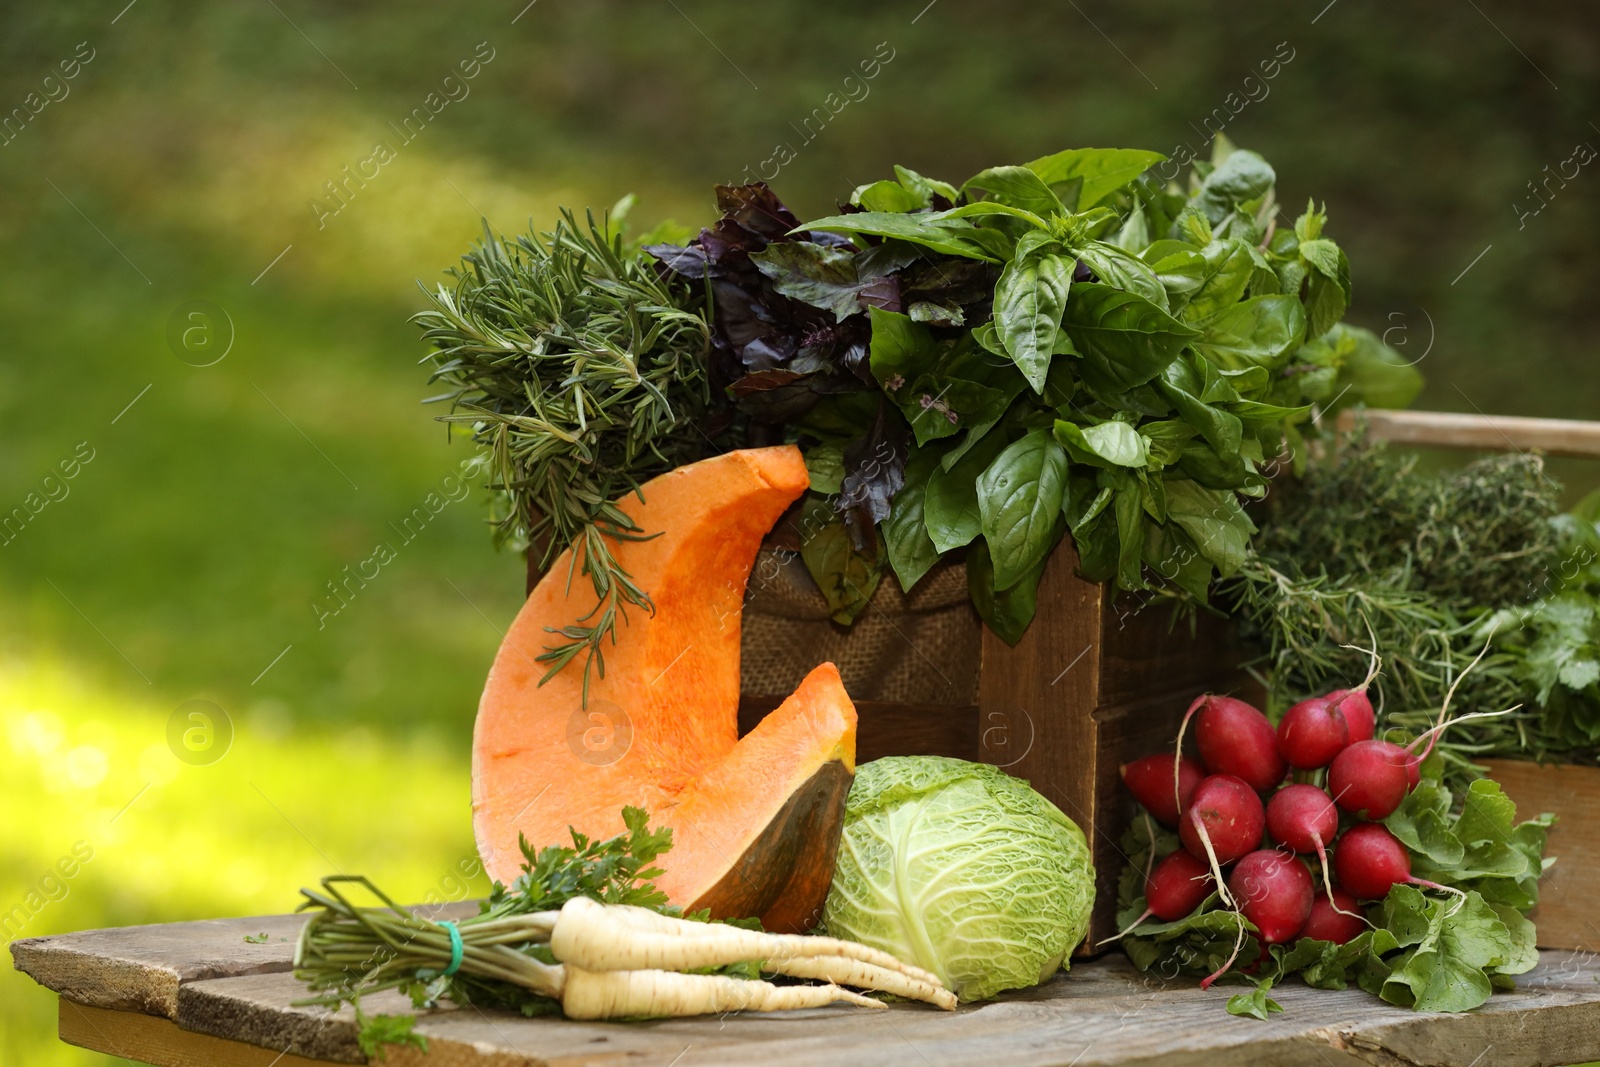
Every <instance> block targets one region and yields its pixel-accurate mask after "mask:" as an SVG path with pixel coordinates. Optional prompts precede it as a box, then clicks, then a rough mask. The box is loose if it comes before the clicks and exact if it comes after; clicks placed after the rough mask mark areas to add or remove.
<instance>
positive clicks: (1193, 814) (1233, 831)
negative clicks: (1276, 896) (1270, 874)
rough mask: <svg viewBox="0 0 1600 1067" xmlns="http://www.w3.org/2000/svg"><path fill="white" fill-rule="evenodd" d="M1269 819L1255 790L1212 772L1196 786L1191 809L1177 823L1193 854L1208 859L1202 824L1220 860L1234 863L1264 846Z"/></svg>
mask: <svg viewBox="0 0 1600 1067" xmlns="http://www.w3.org/2000/svg"><path fill="white" fill-rule="evenodd" d="M1266 822H1267V815H1266V812H1265V810H1263V808H1262V807H1261V798H1260V797H1258V796H1256V792H1255V790H1254V789H1251V788H1250V787H1249V786H1248V785H1247V784H1245V783H1244V782H1243V781H1241V780H1240V779H1238V778H1235V777H1234V776H1233V775H1231V774H1213V775H1211V776H1210V777H1209V778H1206V779H1204V780H1203V781H1202V782H1201V783H1200V784H1199V785H1197V786H1195V788H1194V796H1193V797H1191V798H1190V800H1189V810H1188V811H1185V812H1184V813H1183V818H1182V819H1180V820H1179V822H1178V836H1179V837H1181V838H1182V839H1183V847H1184V848H1186V849H1188V850H1189V853H1190V855H1192V856H1194V857H1196V858H1205V856H1206V846H1205V841H1203V840H1202V834H1201V828H1202V827H1203V828H1204V837H1205V838H1206V839H1208V840H1209V841H1210V842H1211V851H1212V852H1214V853H1215V854H1216V859H1217V862H1218V863H1219V864H1220V863H1231V862H1233V861H1234V860H1236V859H1238V858H1239V857H1240V856H1243V855H1244V854H1245V853H1246V852H1249V851H1251V850H1252V849H1256V848H1260V847H1261V831H1262V830H1264V829H1265V828H1266Z"/></svg>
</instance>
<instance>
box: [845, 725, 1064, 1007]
mask: <svg viewBox="0 0 1600 1067" xmlns="http://www.w3.org/2000/svg"><path fill="white" fill-rule="evenodd" d="M1093 905H1094V867H1093V865H1092V863H1091V861H1090V858H1089V846H1088V844H1087V843H1086V842H1085V841H1084V837H1083V831H1081V830H1079V829H1078V826H1077V824H1076V823H1074V822H1073V821H1072V820H1071V819H1069V818H1067V817H1066V816H1065V815H1063V814H1062V813H1061V811H1060V809H1058V808H1057V807H1056V806H1055V805H1054V804H1052V803H1050V801H1048V800H1046V799H1045V798H1044V797H1042V796H1040V795H1039V794H1038V793H1036V792H1034V791H1033V790H1032V789H1031V788H1029V786H1028V783H1026V782H1024V781H1022V780H1021V779H1019V778H1012V777H1011V776H1010V775H1008V774H1006V773H1005V772H1004V771H1001V770H999V769H997V768H995V767H991V766H989V765H987V764H983V763H968V762H966V761H965V760H958V759H949V758H947V757H944V756H891V757H887V758H885V759H879V760H874V761H872V762H871V763H867V764H863V765H862V766H861V768H860V770H859V772H858V773H857V775H856V780H855V784H854V786H853V787H852V788H851V790H850V798H849V800H848V802H847V803H846V806H845V819H844V836H843V838H842V839H841V840H840V842H839V858H838V864H837V866H836V867H835V869H834V874H833V886H832V888H831V889H830V890H829V892H828V902H827V905H826V907H825V909H824V913H823V925H824V926H825V927H826V928H827V932H828V933H829V934H831V935H833V936H834V937H844V938H849V939H850V940H852V941H860V942H862V943H863V944H867V945H872V946H874V947H876V948H880V949H883V950H884V951H886V952H890V953H893V954H894V955H895V956H897V957H899V958H900V959H902V960H905V961H907V962H909V963H915V964H917V965H918V966H920V967H923V968H926V969H927V970H930V971H932V972H933V973H934V974H937V975H938V976H939V977H940V978H941V979H943V980H944V983H945V985H947V986H948V987H949V988H950V989H952V990H954V991H955V993H956V995H957V996H958V997H960V998H961V999H962V1000H983V999H985V998H987V997H992V996H994V995H995V994H996V993H998V992H1000V991H1001V990H1003V989H1016V988H1020V987H1023V986H1031V985H1037V984H1038V983H1039V982H1042V981H1044V980H1045V979H1046V978H1049V977H1050V976H1051V975H1052V974H1054V973H1055V972H1056V970H1057V969H1058V968H1059V967H1060V966H1061V964H1062V961H1063V960H1064V958H1065V957H1066V955H1067V953H1069V952H1071V951H1072V949H1073V948H1074V947H1075V946H1076V945H1077V944H1078V942H1079V941H1081V940H1082V939H1083V935H1084V931H1085V930H1086V929H1087V928H1088V924H1089V911H1090V909H1091V908H1092V907H1093Z"/></svg>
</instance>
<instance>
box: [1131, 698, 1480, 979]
mask: <svg viewBox="0 0 1600 1067" xmlns="http://www.w3.org/2000/svg"><path fill="white" fill-rule="evenodd" d="M1370 681H1371V679H1370V678H1369V679H1368V683H1370ZM1446 704H1447V705H1448V698H1447V700H1446ZM1191 719H1192V720H1193V721H1194V732H1195V741H1196V746H1197V747H1198V749H1199V751H1200V758H1199V759H1198V760H1197V759H1194V758H1193V757H1190V756H1183V755H1181V752H1182V745H1183V736H1184V732H1185V731H1186V730H1187V729H1188V727H1189V723H1190V720H1191ZM1440 719H1441V724H1440V726H1439V727H1436V728H1435V729H1432V730H1429V731H1428V732H1427V733H1425V734H1423V735H1422V736H1421V737H1418V738H1417V739H1416V741H1414V742H1412V744H1411V746H1410V747H1408V748H1407V747H1401V746H1400V745H1397V744H1393V743H1391V742H1388V741H1383V740H1378V739H1375V738H1374V737H1373V733H1374V726H1375V717H1374V715H1373V710H1372V703H1371V701H1370V700H1369V699H1368V698H1367V693H1366V683H1364V684H1363V685H1362V686H1361V687H1360V688H1358V689H1338V690H1335V691H1333V692H1331V693H1328V694H1327V695H1325V696H1319V697H1312V698H1311V699H1310V700H1305V701H1302V702H1300V703H1299V704H1296V705H1295V706H1294V707H1292V708H1290V709H1289V710H1288V712H1286V713H1285V714H1284V716H1283V719H1282V721H1281V722H1279V724H1278V727H1277V729H1273V726H1272V724H1271V723H1270V722H1269V721H1268V720H1267V717H1266V716H1265V715H1263V714H1262V713H1261V712H1260V711H1258V710H1256V709H1255V708H1254V707H1251V706H1250V705H1249V704H1247V703H1245V702H1244V701H1242V700H1236V699H1234V698H1232V697H1225V696H1215V695H1211V694H1207V695H1204V696H1201V697H1199V698H1198V699H1196V700H1195V702H1194V703H1193V704H1192V705H1190V707H1189V711H1188V714H1187V715H1186V716H1185V717H1184V721H1183V727H1182V728H1180V730H1179V731H1178V746H1177V748H1178V752H1177V753H1161V754H1158V755H1154V756H1146V757H1145V758H1143V759H1140V760H1135V761H1134V762H1132V763H1129V764H1127V765H1125V766H1124V767H1123V768H1122V780H1123V781H1124V782H1125V783H1126V784H1127V786H1128V789H1129V791H1131V792H1132V793H1133V795H1134V797H1135V798H1136V799H1137V800H1138V801H1139V803H1141V804H1143V805H1144V807H1145V808H1146V810H1148V811H1149V812H1150V814H1151V815H1152V816H1154V817H1155V818H1156V819H1157V820H1158V821H1160V822H1161V823H1162V824H1164V825H1166V826H1168V827H1176V828H1177V830H1178V835H1179V838H1180V839H1181V840H1182V842H1183V847H1182V848H1180V849H1178V850H1177V851H1175V852H1173V853H1172V854H1171V855H1169V856H1167V857H1166V858H1165V859H1163V860H1162V861H1161V862H1159V863H1157V864H1155V865H1154V867H1153V868H1152V869H1151V870H1150V871H1149V873H1148V876H1147V877H1146V879H1145V901H1146V904H1147V906H1148V910H1147V911H1146V912H1145V914H1144V915H1143V916H1141V917H1140V920H1139V921H1140V922H1142V921H1143V920H1144V919H1145V918H1148V917H1149V916H1151V915H1154V916H1155V917H1156V918H1158V919H1161V920H1162V921H1164V922H1173V921H1176V920H1178V919H1182V918H1185V917H1187V916H1188V915H1189V914H1190V913H1192V912H1193V911H1194V909H1195V908H1197V907H1198V906H1199V905H1200V904H1201V902H1202V901H1204V900H1205V899H1206V897H1207V896H1209V895H1210V894H1211V893H1212V892H1213V891H1217V892H1219V893H1220V894H1221V897H1222V900H1223V902H1224V903H1225V904H1228V905H1229V906H1231V907H1232V908H1233V909H1234V910H1235V911H1237V912H1239V913H1240V914H1242V915H1243V916H1244V917H1245V918H1246V919H1248V920H1249V921H1250V922H1251V923H1252V924H1253V925H1254V926H1255V927H1256V929H1257V931H1258V934H1257V938H1258V940H1259V941H1260V942H1262V951H1263V952H1265V951H1266V946H1267V945H1273V944H1281V943H1283V942H1287V941H1292V940H1294V939H1295V938H1299V937H1308V938H1316V939H1317V940H1320V941H1332V942H1335V943H1337V944H1344V943H1345V942H1347V941H1349V940H1350V939H1351V938H1354V937H1355V936H1356V935H1358V934H1360V933H1361V932H1362V931H1364V930H1366V929H1367V928H1368V924H1367V921H1366V919H1365V918H1364V917H1363V916H1362V914H1361V911H1360V907H1359V902H1360V901H1363V900H1377V899H1380V898H1382V897H1384V896H1386V895H1387V894H1388V892H1389V888H1390V887H1391V886H1393V885H1394V884H1396V883H1397V882H1410V883H1413V884H1420V885H1426V886H1429V887H1430V888H1435V889H1439V888H1444V887H1441V886H1437V885H1435V884H1434V883H1431V882H1425V881H1423V880H1421V879H1417V878H1413V877H1412V876H1411V856H1410V853H1409V852H1408V851H1407V850H1406V847H1405V845H1403V844H1402V843H1401V842H1400V841H1399V840H1398V839H1397V838H1396V837H1395V836H1394V835H1393V834H1391V833H1390V832H1389V830H1388V829H1387V828H1386V827H1384V826H1383V824H1382V822H1381V820H1382V819H1384V818H1386V817H1388V816H1389V815H1390V814H1391V813H1393V812H1394V811H1395V810H1396V809H1397V808H1399V807H1400V804H1401V802H1402V801H1404V800H1405V798H1406V795H1407V794H1408V793H1410V791H1411V790H1412V789H1414V788H1415V787H1416V785H1417V783H1418V781H1419V779H1420V767H1421V763H1422V760H1423V759H1425V758H1426V757H1427V755H1428V751H1431V748H1432V738H1433V737H1434V736H1436V735H1437V732H1438V731H1439V730H1440V729H1442V728H1443V725H1444V724H1443V713H1442V711H1441V715H1440ZM1424 739H1427V740H1428V749H1427V750H1424V751H1423V752H1421V753H1418V752H1416V751H1415V749H1416V747H1417V746H1418V745H1419V744H1421V743H1422V742H1423V741H1424ZM1291 768H1293V769H1294V770H1296V771H1300V772H1320V771H1322V770H1323V769H1324V768H1326V774H1325V775H1324V774H1320V773H1304V774H1301V775H1300V776H1299V777H1301V778H1311V779H1316V780H1323V781H1325V783H1326V788H1323V787H1321V786H1318V785H1312V784H1310V783H1309V782H1294V783H1290V784H1284V780H1285V778H1286V777H1287V776H1288V775H1289V773H1290V769H1291ZM1263 797H1265V798H1266V799H1265V801H1263ZM1341 812H1343V813H1344V820H1343V821H1344V822H1345V829H1344V830H1343V832H1342V833H1341V832H1340V822H1341V818H1340V813H1341ZM1330 848H1331V849H1332V850H1333V871H1334V874H1335V875H1336V877H1337V884H1335V882H1334V880H1333V879H1331V878H1330V877H1329V874H1328V850H1329V849H1330ZM1313 855H1314V856H1316V857H1317V860H1318V862H1319V863H1320V866H1321V871H1322V882H1323V885H1324V886H1325V888H1326V892H1325V893H1322V894H1319V893H1318V892H1317V887H1316V881H1315V879H1314V878H1313V875H1312V872H1311V869H1310V868H1309V867H1308V865H1307V864H1308V860H1307V859H1306V858H1305V857H1310V856H1313ZM1230 865H1231V867H1232V870H1231V872H1230V873H1228V875H1227V876H1226V878H1225V879H1224V876H1223V869H1224V868H1226V867H1228V866H1230ZM1135 925H1137V924H1135ZM1241 929H1242V928H1241ZM1229 962H1230V963H1231V962H1232V961H1231V960H1230V961H1229ZM1227 966H1228V965H1227V964H1225V965H1224V966H1223V968H1222V970H1226V969H1227ZM1217 973H1218V974H1221V973H1222V971H1218V972H1217ZM1216 977H1217V975H1212V976H1211V978H1208V979H1207V980H1206V983H1204V984H1209V983H1210V982H1211V981H1212V980H1214V979H1215V978H1216Z"/></svg>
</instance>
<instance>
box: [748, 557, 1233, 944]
mask: <svg viewBox="0 0 1600 1067" xmlns="http://www.w3.org/2000/svg"><path fill="white" fill-rule="evenodd" d="M794 565H795V566H800V564H799V562H798V560H796V561H795V562H794ZM952 565H954V566H959V564H952ZM1076 565H1077V554H1076V552H1075V551H1074V549H1073V547H1072V545H1071V542H1070V540H1069V541H1066V542H1063V543H1062V546H1061V547H1060V548H1059V549H1058V550H1057V551H1056V553H1055V555H1054V556H1053V557H1052V558H1051V560H1050V562H1049V564H1047V566H1046V568H1045V573H1044V577H1043V579H1042V580H1041V582H1040V585H1039V600H1038V614H1037V615H1036V616H1035V618H1034V621H1033V624H1032V625H1031V626H1030V627H1029V628H1028V631H1027V633H1026V634H1024V635H1023V637H1022V640H1021V641H1019V642H1018V644H1017V646H1016V647H1015V648H1012V647H1009V646H1007V645H1006V643H1005V642H1004V641H1002V640H1000V639H999V638H998V637H996V636H995V635H994V633H993V632H992V631H990V630H989V629H988V628H987V627H984V626H983V625H982V624H981V622H980V621H979V619H978V616H977V613H976V612H975V611H972V610H971V609H970V605H968V606H967V607H966V610H967V612H968V614H969V619H968V625H969V626H970V627H971V638H972V640H973V641H974V642H976V643H977V646H978V655H977V657H976V666H977V678H976V679H974V680H972V681H973V684H971V685H970V686H966V687H962V686H951V687H949V689H950V691H951V692H952V702H944V703H917V704H911V703H894V702H885V701H881V700H874V699H871V695H870V694H867V695H866V697H865V698H862V694H859V693H855V692H852V693H851V696H852V697H853V698H857V700H856V711H857V713H858V715H859V720H860V725H859V728H858V741H857V755H858V758H859V759H860V760H861V761H863V762H865V761H867V760H872V759H877V758H878V757H880V756H895V755H938V756H955V757H958V758H960V759H967V760H978V761H982V762H985V763H992V764H994V765H996V766H998V767H1002V768H1004V769H1005V770H1006V771H1007V773H1010V774H1013V775H1016V776H1017V777H1019V778H1024V779H1027V781H1028V782H1030V783H1031V784H1032V785H1033V787H1034V788H1035V789H1037V790H1038V791H1039V792H1040V793H1042V794H1044V795H1045V796H1046V797H1048V798H1050V800H1052V801H1054V802H1055V804H1056V805H1057V806H1058V807H1060V808H1061V810H1062V811H1064V812H1066V813H1067V815H1069V816H1071V818H1072V819H1073V820H1074V821H1075V822H1077V823H1078V825H1079V826H1080V827H1081V828H1082V829H1083V831H1084V833H1085V834H1086V835H1087V836H1088V838H1089V842H1090V848H1091V850H1092V852H1093V855H1094V864H1095V871H1096V875H1097V891H1096V902H1095V909H1094V914H1093V917H1092V920H1091V922H1090V927H1089V934H1088V937H1087V939H1086V941H1085V946H1084V949H1083V952H1084V953H1085V954H1089V953H1090V952H1091V946H1093V945H1094V944H1096V943H1098V942H1099V941H1100V940H1102V939H1103V938H1106V937H1109V936H1110V935H1111V934H1113V933H1115V932H1116V925H1115V911H1116V896H1117V878H1118V875H1119V874H1120V873H1121V871H1122V868H1123V865H1124V864H1125V863H1127V862H1128V859H1127V857H1126V856H1124V855H1123V853H1122V850H1121V847H1120V841H1121V838H1122V835H1123V832H1124V831H1125V830H1126V829H1127V827H1128V822H1129V820H1130V818H1131V817H1132V815H1133V809H1134V804H1133V800H1132V798H1131V797H1130V796H1129V795H1128V794H1127V791H1126V790H1125V789H1123V788H1122V784H1121V780H1120V777H1119V775H1118V768H1119V767H1120V766H1121V765H1122V764H1123V763H1126V762H1127V761H1129V760H1131V759H1137V758H1138V757H1140V756H1145V755H1149V754H1150V753H1152V752H1157V751H1160V750H1162V749H1164V748H1170V746H1171V745H1172V742H1173V739H1174V737H1175V736H1176V734H1177V729H1178V722H1179V720H1180V719H1181V718H1182V716H1183V712H1184V710H1185V709H1186V708H1187V707H1188V705H1189V703H1190V701H1192V700H1193V699H1194V697H1195V696H1196V695H1197V694H1199V693H1201V692H1203V691H1206V690H1214V691H1218V692H1234V693H1244V694H1245V695H1246V697H1247V698H1249V697H1250V696H1252V695H1258V694H1255V692H1254V689H1253V683H1252V681H1251V679H1250V678H1249V677H1248V675H1246V674H1244V673H1243V672H1242V671H1241V670H1240V669H1239V666H1238V665H1239V663H1240V660H1241V651H1240V649H1239V647H1238V644H1237V642H1236V641H1235V640H1234V637H1233V633H1232V629H1231V628H1230V627H1228V626H1227V625H1226V624H1224V623H1222V621H1221V620H1219V619H1217V618H1215V617H1214V616H1209V615H1204V614H1200V615H1196V616H1194V617H1193V618H1192V619H1191V618H1189V617H1185V618H1182V619H1179V618H1176V617H1175V616H1174V614H1173V610H1172V608H1171V606H1170V603H1169V602H1166V601H1161V600H1155V601H1153V602H1151V603H1148V604H1145V603H1142V602H1140V601H1139V600H1138V599H1136V598H1134V597H1130V596H1127V595H1124V596H1122V597H1114V596H1113V594H1112V590H1111V589H1110V588H1109V587H1108V586H1106V585H1102V584H1097V583H1093V582H1086V581H1084V580H1083V579H1081V578H1079V577H1077V576H1076V575H1075V574H1074V573H1073V571H1074V569H1075V567H1076ZM892 581H893V579H892V578H887V579H885V582H886V583H887V582H892ZM819 599H820V594H819ZM871 610H873V609H872V608H870V607H869V609H868V611H871ZM858 625H859V623H858ZM847 640H848V639H847ZM745 651H746V655H749V654H751V653H752V652H753V651H759V650H752V649H751V648H750V647H749V643H748V640H747V643H746V649H745ZM846 658H848V645H846ZM846 686H847V688H848V687H849V672H848V671H847V672H846ZM785 695H787V688H784V691H783V692H776V693H760V692H746V693H745V694H744V697H743V699H742V701H741V706H740V730H741V733H743V732H746V731H748V730H749V729H751V728H752V727H754V725H755V724H756V723H757V722H759V721H760V720H761V717H762V716H763V715H765V714H766V713H767V712H768V711H770V710H772V708H774V707H776V706H777V705H778V703H779V702H780V701H781V700H782V699H783V697H784V696H785Z"/></svg>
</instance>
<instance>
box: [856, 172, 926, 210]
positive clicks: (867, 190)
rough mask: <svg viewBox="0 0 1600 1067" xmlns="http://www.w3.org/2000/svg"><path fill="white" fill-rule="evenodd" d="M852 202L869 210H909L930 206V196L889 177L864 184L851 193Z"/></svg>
mask: <svg viewBox="0 0 1600 1067" xmlns="http://www.w3.org/2000/svg"><path fill="white" fill-rule="evenodd" d="M850 202H851V203H852V204H855V205H857V206H858V207H862V208H865V209H866V210H867V211H892V212H901V213H903V212H907V211H917V210H920V209H921V208H925V207H927V206H928V198H927V197H926V196H925V195H920V194H919V193H918V192H917V191H916V190H914V189H908V188H906V186H904V185H902V184H901V183H900V182H892V181H889V180H888V179H887V178H885V179H883V180H882V181H876V182H873V183H872V184H871V185H863V186H861V187H860V188H858V189H856V191H855V192H853V193H851V194H850Z"/></svg>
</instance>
